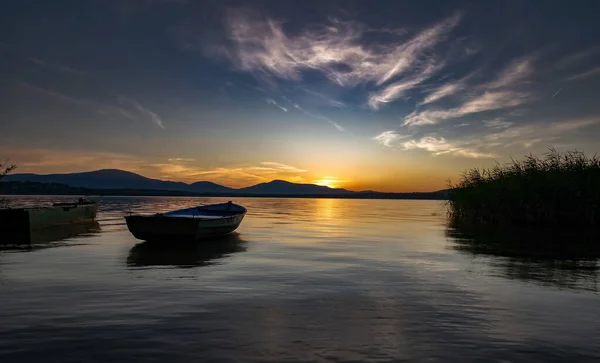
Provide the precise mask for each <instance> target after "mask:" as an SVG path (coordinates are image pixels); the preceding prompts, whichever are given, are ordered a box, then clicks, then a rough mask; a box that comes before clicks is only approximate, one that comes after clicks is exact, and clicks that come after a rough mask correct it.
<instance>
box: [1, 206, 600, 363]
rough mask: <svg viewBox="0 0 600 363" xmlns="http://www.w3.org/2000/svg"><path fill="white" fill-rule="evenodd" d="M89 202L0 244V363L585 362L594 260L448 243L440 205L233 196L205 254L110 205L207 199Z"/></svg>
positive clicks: (597, 303) (593, 339) (597, 352)
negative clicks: (152, 236)
mask: <svg viewBox="0 0 600 363" xmlns="http://www.w3.org/2000/svg"><path fill="white" fill-rule="evenodd" d="M57 199H64V198H47V197H44V198H35V197H26V198H14V200H15V201H17V202H20V203H23V202H28V203H32V202H36V203H37V202H40V201H41V202H45V201H50V200H57ZM100 200H101V202H102V207H101V211H100V213H99V217H98V224H96V225H90V226H80V227H77V228H74V229H69V230H64V229H63V230H54V231H52V232H48V233H47V235H46V236H37V237H36V238H37V242H36V244H34V245H32V246H31V247H29V248H23V247H14V246H13V247H10V246H4V247H3V249H2V250H1V251H0V362H2V363H8V362H44V363H49V362H103V363H104V362H107V363H108V362H146V361H156V362H287V361H296V362H366V361H369V362H402V361H439V362H470V361H481V362H488V361H495V362H552V361H554V362H567V361H568V362H574V361H598V360H600V334H599V333H600V299H599V295H598V292H597V291H598V273H597V270H596V267H597V266H596V263H595V262H586V263H584V264H581V265H579V264H577V263H575V264H573V263H567V264H565V263H562V262H557V261H537V260H529V259H523V258H521V257H510V256H499V255H497V254H491V253H486V252H485V249H483V250H482V249H480V248H475V249H470V248H465V245H468V244H465V241H464V240H463V239H461V238H460V235H457V234H456V233H449V232H452V231H447V230H446V227H445V207H444V205H443V203H442V202H438V201H394V200H383V201H375V200H331V199H239V200H236V202H238V203H240V204H243V205H245V206H247V207H248V209H249V212H248V215H247V216H246V218H245V220H244V222H243V223H242V226H241V227H240V229H239V230H238V232H239V233H238V234H235V235H232V236H230V237H229V238H227V239H224V240H222V241H219V244H218V246H220V247H217V245H216V244H214V243H213V244H212V245H211V246H205V247H195V246H185V245H184V246H177V247H174V248H169V247H161V246H155V245H151V244H147V243H143V242H140V241H137V240H135V239H134V238H133V236H131V235H130V234H129V232H128V231H127V227H126V225H125V224H124V219H123V215H124V214H125V213H126V212H127V211H130V210H132V211H166V210H169V209H174V208H179V207H184V206H191V205H196V204H201V203H205V202H212V201H215V200H217V199H201V198H198V199H195V198H138V197H131V198H126V197H122V198H117V197H115V198H102V199H100ZM0 238H2V237H0ZM3 242H5V243H6V242H7V241H6V240H3Z"/></svg>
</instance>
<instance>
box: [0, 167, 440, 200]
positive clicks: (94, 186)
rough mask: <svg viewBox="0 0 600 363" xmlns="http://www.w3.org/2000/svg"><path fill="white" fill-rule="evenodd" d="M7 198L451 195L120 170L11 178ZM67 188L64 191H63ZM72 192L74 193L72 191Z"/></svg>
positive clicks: (6, 186)
mask: <svg viewBox="0 0 600 363" xmlns="http://www.w3.org/2000/svg"><path fill="white" fill-rule="evenodd" d="M2 185H4V187H3V188H0V191H1V192H2V193H5V194H31V193H43V194H57V193H58V194H63V193H66V194H102V195H106V194H112V193H114V194H115V195H212V196H289V197H303V196H304V197H340V198H411V199H414V198H419V199H421V198H423V199H446V197H447V191H446V190H441V191H436V192H430V193H380V192H374V191H370V190H368V191H358V192H356V191H351V190H347V189H341V188H329V187H326V186H321V185H314V184H298V183H291V182H287V181H284V180H273V181H270V182H268V183H260V184H256V185H252V186H249V187H245V188H237V189H236V188H229V187H226V186H223V185H219V184H216V183H213V182H209V181H198V182H195V183H191V184H188V183H183V182H173V181H165V180H159V179H151V178H147V177H145V176H142V175H139V174H136V173H132V172H129V171H124V170H118V169H102V170H96V171H89V172H82V173H70V174H47V175H40V174H11V175H7V176H5V177H4V178H3V179H2V182H0V187H1V186H2ZM61 186H63V187H61ZM69 188H70V189H69Z"/></svg>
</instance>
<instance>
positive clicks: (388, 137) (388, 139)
mask: <svg viewBox="0 0 600 363" xmlns="http://www.w3.org/2000/svg"><path fill="white" fill-rule="evenodd" d="M407 137H409V136H408V135H402V134H400V133H399V132H397V131H384V132H382V133H381V134H379V135H377V136H375V137H373V140H375V141H379V142H380V143H381V144H382V145H384V146H387V147H394V144H396V143H397V142H398V141H399V140H402V139H406V138H407Z"/></svg>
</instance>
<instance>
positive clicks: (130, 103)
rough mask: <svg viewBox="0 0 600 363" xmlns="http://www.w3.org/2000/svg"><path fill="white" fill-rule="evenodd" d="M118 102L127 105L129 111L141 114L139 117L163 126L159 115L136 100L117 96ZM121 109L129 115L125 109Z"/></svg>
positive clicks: (162, 127)
mask: <svg viewBox="0 0 600 363" xmlns="http://www.w3.org/2000/svg"><path fill="white" fill-rule="evenodd" d="M119 103H121V104H122V105H124V106H127V107H128V108H130V109H131V111H133V112H135V113H137V114H138V115H139V116H141V118H143V119H147V120H149V121H151V122H152V123H154V124H155V125H156V126H158V127H160V128H161V129H164V128H165V125H164V123H163V120H162V119H161V118H160V116H158V115H157V114H156V113H155V112H154V111H152V110H150V109H149V108H146V107H144V106H142V105H141V104H140V103H139V102H137V101H136V100H134V99H131V98H126V97H119ZM122 111H124V112H125V113H124V115H129V116H130V115H131V114H130V113H129V112H128V111H127V110H122Z"/></svg>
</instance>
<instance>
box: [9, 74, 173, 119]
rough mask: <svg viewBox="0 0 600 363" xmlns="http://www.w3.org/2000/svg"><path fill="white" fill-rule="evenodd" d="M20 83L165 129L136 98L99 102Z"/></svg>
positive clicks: (64, 98) (62, 98) (100, 111)
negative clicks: (149, 122)
mask: <svg viewBox="0 0 600 363" xmlns="http://www.w3.org/2000/svg"><path fill="white" fill-rule="evenodd" d="M19 84H20V85H21V86H23V87H25V88H26V89H29V90H33V91H35V92H38V93H42V94H45V95H47V96H51V97H54V98H56V99H59V100H61V101H65V102H69V103H72V104H75V105H79V106H86V107H89V108H91V109H93V110H95V111H96V112H98V113H100V114H113V115H115V114H116V115H119V116H122V117H125V118H127V119H130V120H138V119H146V120H150V121H151V122H152V123H154V124H156V125H157V126H158V127H160V128H162V129H164V128H165V126H164V123H163V120H162V119H161V118H160V116H158V115H157V114H156V113H155V112H153V111H152V110H150V109H148V108H145V107H143V106H142V105H141V104H140V103H139V102H137V101H136V100H134V99H131V98H127V97H119V98H118V103H119V105H118V106H117V105H113V104H110V103H105V102H97V101H90V100H84V99H78V98H75V97H71V96H69V95H65V94H63V93H60V92H57V91H51V90H48V89H46V88H43V87H40V86H37V85H33V84H30V83H27V82H19Z"/></svg>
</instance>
